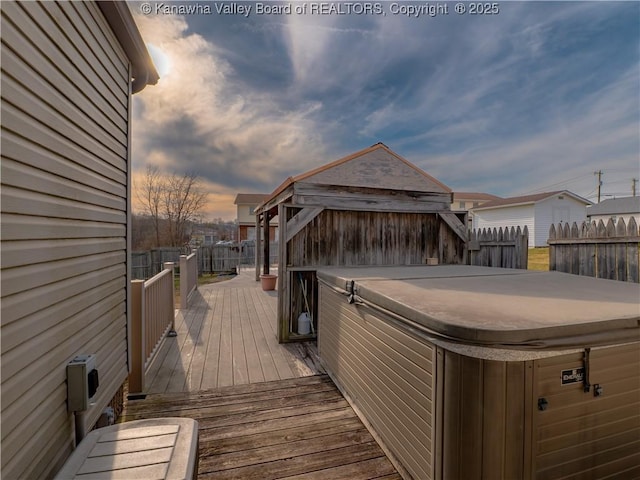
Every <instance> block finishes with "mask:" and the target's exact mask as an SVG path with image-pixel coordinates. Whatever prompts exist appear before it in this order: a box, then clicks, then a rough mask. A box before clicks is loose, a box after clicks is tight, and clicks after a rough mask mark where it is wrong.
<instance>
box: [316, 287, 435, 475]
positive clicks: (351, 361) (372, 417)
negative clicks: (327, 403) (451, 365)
mask: <svg viewBox="0 0 640 480" xmlns="http://www.w3.org/2000/svg"><path fill="white" fill-rule="evenodd" d="M319 303H320V312H319V315H320V317H319V329H320V331H319V335H318V349H319V353H320V356H321V357H322V359H323V361H324V362H325V365H326V367H327V369H328V370H329V372H330V373H331V375H332V377H333V378H334V380H335V381H336V383H338V385H339V386H340V388H341V389H342V390H343V391H344V392H345V393H346V394H347V395H348V396H349V397H350V400H351V401H352V403H353V404H354V405H355V406H356V407H357V409H358V410H360V412H361V413H362V415H363V416H364V417H365V418H366V419H367V421H368V422H369V424H370V425H371V426H372V428H373V429H374V430H375V432H376V433H377V434H378V436H379V437H380V439H381V440H382V442H383V444H384V446H385V447H386V448H387V449H388V450H389V451H390V452H391V453H392V455H393V456H394V457H395V459H396V460H397V461H398V462H399V463H401V465H402V466H403V467H404V468H405V469H406V470H407V471H408V472H409V474H410V475H411V476H412V477H413V478H415V479H431V478H434V464H433V458H434V455H433V448H434V442H433V438H434V429H435V427H434V424H435V412H434V408H433V407H434V401H433V398H434V378H433V377H434V375H433V372H434V365H435V348H434V346H433V345H431V344H429V343H426V342H425V341H424V340H421V339H418V338H417V337H416V336H415V335H413V334H411V332H409V331H408V330H406V329H403V328H400V327H399V326H398V325H394V324H393V323H392V322H391V321H389V319H385V318H381V315H379V314H378V315H373V314H372V312H371V311H369V310H367V309H366V308H365V307H362V306H355V305H350V304H348V303H347V301H346V297H345V296H343V295H340V294H339V293H336V292H335V291H333V290H332V289H331V288H329V287H327V286H325V285H323V284H320V293H319Z"/></svg>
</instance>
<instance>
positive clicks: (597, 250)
mask: <svg viewBox="0 0 640 480" xmlns="http://www.w3.org/2000/svg"><path fill="white" fill-rule="evenodd" d="M638 242H640V237H639V236H638V226H637V224H636V221H635V220H634V218H633V217H631V220H630V221H629V224H628V225H626V224H625V222H624V220H622V219H620V220H618V222H617V223H614V221H613V219H609V221H608V222H607V223H606V225H605V223H604V222H603V221H602V220H600V221H599V222H598V223H596V222H583V223H582V225H581V226H580V227H578V225H577V224H576V223H575V222H574V223H573V224H572V225H571V226H569V224H568V223H565V224H564V225H561V224H558V225H557V226H556V225H551V228H550V229H549V240H548V241H547V243H548V244H549V270H557V271H559V272H566V273H573V274H576V275H585V276H589V277H597V278H606V279H609V280H620V281H623V282H635V283H638V278H639V277H640V275H639V272H638Z"/></svg>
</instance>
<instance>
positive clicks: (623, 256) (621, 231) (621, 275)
mask: <svg viewBox="0 0 640 480" xmlns="http://www.w3.org/2000/svg"><path fill="white" fill-rule="evenodd" d="M626 234H627V226H626V225H625V223H624V219H622V218H621V219H619V220H618V222H617V225H616V231H615V235H616V237H619V238H618V240H619V243H616V244H615V255H616V267H615V270H616V272H615V273H616V280H620V281H622V282H626V281H627V252H626V246H627V243H626V242H625V241H624V236H625V235H626Z"/></svg>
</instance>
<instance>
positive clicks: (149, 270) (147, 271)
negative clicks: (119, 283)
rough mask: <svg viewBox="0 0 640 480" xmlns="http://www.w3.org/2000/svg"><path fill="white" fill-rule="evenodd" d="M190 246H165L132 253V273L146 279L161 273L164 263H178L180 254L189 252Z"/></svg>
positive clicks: (136, 277)
mask: <svg viewBox="0 0 640 480" xmlns="http://www.w3.org/2000/svg"><path fill="white" fill-rule="evenodd" d="M189 253H190V251H189V249H188V248H181V247H163V248H154V249H153V250H147V251H144V252H133V253H132V254H131V275H132V278H134V279H137V280H146V279H147V278H151V277H153V276H154V275H157V274H158V273H160V272H161V271H162V270H163V268H164V264H165V263H167V262H173V263H174V264H175V265H178V264H179V262H180V255H185V254H189Z"/></svg>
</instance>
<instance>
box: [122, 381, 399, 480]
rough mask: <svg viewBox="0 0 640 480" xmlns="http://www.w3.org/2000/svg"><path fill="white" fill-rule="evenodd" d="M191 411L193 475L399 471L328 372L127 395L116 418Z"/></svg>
mask: <svg viewBox="0 0 640 480" xmlns="http://www.w3.org/2000/svg"><path fill="white" fill-rule="evenodd" d="M155 417H189V418H195V419H196V420H198V426H199V442H200V447H199V475H198V478H199V479H208V478H212V479H260V480H264V479H282V478H287V479H326V478H331V479H335V480H341V479H344V480H347V479H349V480H353V479H362V480H371V479H378V478H380V479H383V478H387V479H389V480H391V479H397V478H400V477H399V476H398V474H397V472H396V471H395V469H394V467H393V465H392V464H391V463H390V461H389V460H388V459H387V457H386V456H385V454H384V452H383V451H382V450H381V449H380V447H379V446H378V444H377V443H376V442H375V440H374V439H373V437H372V436H371V434H370V433H369V432H368V431H367V429H366V428H365V427H364V425H363V424H362V422H361V421H360V419H359V418H358V417H357V416H356V414H355V413H354V411H353V410H352V409H351V407H350V406H349V404H348V403H347V401H346V400H345V399H344V398H343V397H342V395H341V394H340V392H339V391H338V389H337V388H336V387H335V385H334V384H333V382H332V381H331V379H330V378H329V377H328V376H327V375H315V376H308V377H298V378H291V379H285V380H277V381H272V382H263V383H254V384H244V385H238V386H231V387H224V388H218V389H211V390H203V391H198V392H194V391H191V392H182V393H162V394H150V395H148V396H147V397H146V399H143V400H129V401H127V403H126V405H125V410H124V412H123V414H122V417H121V421H130V420H136V419H141V418H155Z"/></svg>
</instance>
